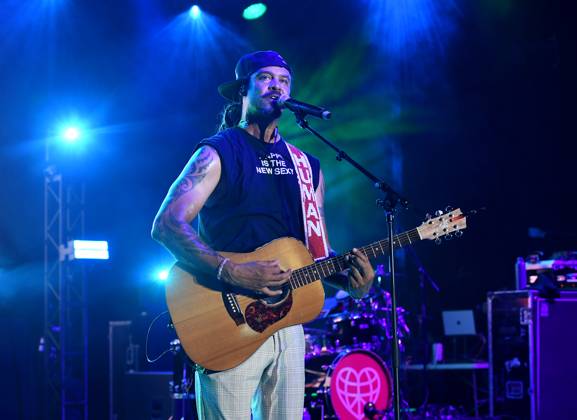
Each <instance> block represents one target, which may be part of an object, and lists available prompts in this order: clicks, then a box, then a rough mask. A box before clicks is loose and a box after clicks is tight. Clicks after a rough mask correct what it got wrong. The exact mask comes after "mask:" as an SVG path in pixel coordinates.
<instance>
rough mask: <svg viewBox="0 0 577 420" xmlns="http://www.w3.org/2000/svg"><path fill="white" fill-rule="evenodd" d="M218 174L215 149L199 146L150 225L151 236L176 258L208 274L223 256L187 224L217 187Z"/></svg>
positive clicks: (218, 159) (219, 171)
mask: <svg viewBox="0 0 577 420" xmlns="http://www.w3.org/2000/svg"><path fill="white" fill-rule="evenodd" d="M220 173H221V167H220V158H219V156H218V154H217V153H216V151H215V150H214V149H213V148H212V147H209V146H202V147H200V148H199V149H198V150H197V151H196V152H195V153H194V155H193V156H192V158H191V159H190V161H189V162H188V163H187V165H186V167H185V168H184V170H183V171H182V173H181V174H180V176H179V177H178V178H177V179H176V181H175V182H174V183H173V184H172V186H171V187H170V190H169V191H168V194H167V195H166V198H165V199H164V201H163V203H162V205H161V206H160V210H159V211H158V214H157V215H156V218H155V219H154V224H153V227H152V237H153V238H154V239H156V240H157V241H158V242H160V243H161V244H162V245H164V246H165V247H166V248H167V249H168V250H169V251H170V252H171V253H172V254H173V255H174V257H175V258H176V259H177V260H178V261H181V262H183V263H185V264H187V265H189V266H191V267H193V268H194V269H196V270H200V271H202V272H205V273H209V274H213V273H214V272H215V271H216V269H217V267H218V265H219V264H220V262H221V261H222V259H223V257H222V256H220V255H219V254H218V253H217V252H216V251H215V250H213V249H211V248H210V247H209V246H208V245H206V244H205V243H204V242H203V241H202V240H201V239H200V237H199V236H198V233H197V232H196V231H195V230H194V229H193V228H192V226H191V225H190V223H191V221H192V220H193V219H194V218H195V217H196V216H197V215H198V213H199V212H200V209H201V208H202V207H203V206H204V204H205V203H206V200H207V199H208V197H209V196H210V194H212V192H213V191H214V189H215V188H216V186H217V184H218V181H219V179H220Z"/></svg>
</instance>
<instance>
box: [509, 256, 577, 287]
mask: <svg viewBox="0 0 577 420" xmlns="http://www.w3.org/2000/svg"><path fill="white" fill-rule="evenodd" d="M515 275H516V276H515V278H516V286H517V289H518V290H521V289H527V288H529V289H537V288H538V289H547V288H553V289H568V290H577V260H575V259H555V260H541V261H539V260H529V261H525V260H524V259H523V258H521V257H519V258H517V262H516V264H515Z"/></svg>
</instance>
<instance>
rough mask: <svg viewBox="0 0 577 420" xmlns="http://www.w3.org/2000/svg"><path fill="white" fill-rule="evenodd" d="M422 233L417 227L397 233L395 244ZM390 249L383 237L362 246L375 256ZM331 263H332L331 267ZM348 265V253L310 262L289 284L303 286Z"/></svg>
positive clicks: (406, 243)
mask: <svg viewBox="0 0 577 420" xmlns="http://www.w3.org/2000/svg"><path fill="white" fill-rule="evenodd" d="M420 239H421V238H420V235H419V233H418V230H417V229H412V230H410V231H407V232H403V233H401V234H398V235H396V236H395V237H394V238H393V246H395V247H398V246H405V245H409V244H412V243H413V242H417V241H419V240H420ZM388 249H389V240H388V239H383V240H381V241H377V242H374V243H372V244H369V245H367V246H365V247H362V248H360V250H361V251H362V252H363V253H365V254H366V255H367V256H368V255H369V252H368V251H369V250H370V251H371V253H372V254H373V257H377V255H384V254H385V252H386V251H388ZM329 265H332V267H330V266H329ZM347 266H348V264H347V262H346V255H339V256H337V257H333V258H328V259H326V260H323V261H320V262H318V263H314V264H310V265H308V266H306V267H302V268H299V269H297V270H295V271H294V272H293V274H292V275H291V279H290V280H289V285H290V288H291V289H296V288H298V287H301V286H305V285H307V284H310V283H312V282H314V281H316V280H319V279H320V278H326V277H329V276H330V275H332V274H334V273H338V272H340V271H343V270H344V269H345V268H346V267H347Z"/></svg>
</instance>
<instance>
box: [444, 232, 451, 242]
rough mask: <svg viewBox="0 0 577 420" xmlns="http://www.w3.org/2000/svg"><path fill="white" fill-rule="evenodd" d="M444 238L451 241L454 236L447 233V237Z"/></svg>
mask: <svg viewBox="0 0 577 420" xmlns="http://www.w3.org/2000/svg"><path fill="white" fill-rule="evenodd" d="M443 238H445V240H447V241H450V240H451V239H453V234H452V233H447V234H446V235H445V236H443Z"/></svg>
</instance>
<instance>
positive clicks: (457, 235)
mask: <svg viewBox="0 0 577 420" xmlns="http://www.w3.org/2000/svg"><path fill="white" fill-rule="evenodd" d="M461 236H463V231H462V230H457V231H455V238H460V237H461Z"/></svg>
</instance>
